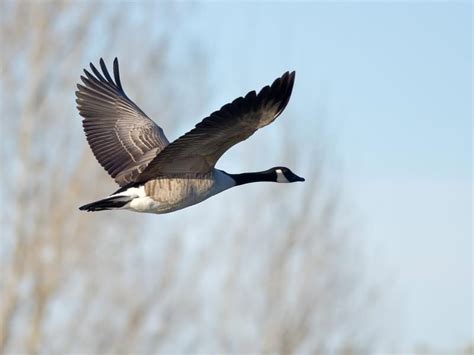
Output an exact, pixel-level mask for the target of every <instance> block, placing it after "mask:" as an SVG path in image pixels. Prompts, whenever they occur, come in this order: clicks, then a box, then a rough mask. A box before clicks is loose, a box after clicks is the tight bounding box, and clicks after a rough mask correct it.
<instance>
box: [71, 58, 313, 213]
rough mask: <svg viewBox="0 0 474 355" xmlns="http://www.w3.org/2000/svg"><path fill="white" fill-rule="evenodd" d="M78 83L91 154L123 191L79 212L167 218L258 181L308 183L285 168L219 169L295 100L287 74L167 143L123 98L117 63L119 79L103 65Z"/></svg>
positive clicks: (150, 121)
mask: <svg viewBox="0 0 474 355" xmlns="http://www.w3.org/2000/svg"><path fill="white" fill-rule="evenodd" d="M90 68H91V70H92V73H90V72H89V71H87V70H86V69H84V73H85V76H81V80H82V84H78V85H77V88H78V90H77V91H76V102H77V108H78V110H79V114H80V115H81V116H82V117H83V118H84V119H83V121H82V125H83V128H84V132H85V134H86V137H87V141H88V143H89V146H90V148H91V149H92V152H93V153H94V156H95V157H96V159H97V161H98V162H99V163H100V165H102V166H103V167H104V168H105V170H107V172H108V173H109V175H110V176H111V177H112V178H113V179H114V180H115V182H116V183H117V184H118V185H119V186H120V188H119V189H118V190H117V191H116V192H114V193H113V194H112V195H110V196H108V197H106V198H104V199H102V200H99V201H95V202H92V203H89V204H87V205H84V206H82V207H80V208H79V209H80V210H85V211H102V210H115V209H124V210H131V211H136V212H148V213H168V212H173V211H176V210H180V209H182V208H185V207H188V206H191V205H194V204H196V203H199V202H201V201H204V200H205V199H207V198H209V197H211V196H213V195H215V194H217V193H219V192H222V191H224V190H227V189H229V188H231V187H234V186H238V185H243V184H247V183H251V182H258V181H272V182H279V183H289V182H296V181H304V179H303V178H301V177H299V176H297V175H295V174H294V173H293V172H292V171H291V170H290V169H288V168H286V167H281V166H278V167H274V168H271V169H268V170H265V171H260V172H252V173H243V174H229V173H226V172H225V171H222V170H218V169H216V168H215V165H216V162H217V161H218V160H219V158H220V157H221V156H222V154H224V153H225V152H226V151H227V150H228V149H229V148H230V147H232V146H233V145H235V144H237V143H239V142H241V141H243V140H245V139H247V138H248V137H250V136H251V135H252V134H253V133H254V132H255V131H256V130H257V129H259V128H261V127H264V126H266V125H268V124H270V123H272V122H273V121H274V120H275V119H276V118H277V117H278V116H279V115H280V114H281V113H282V112H283V110H284V109H285V107H286V105H287V104H288V101H289V100H290V96H291V91H292V89H293V83H294V80H295V72H291V73H289V72H286V73H284V74H283V75H282V76H281V77H280V78H278V79H276V80H275V81H274V82H273V84H272V85H271V86H265V87H264V88H263V89H262V90H260V92H259V93H258V94H257V93H256V92H255V91H251V92H249V93H248V94H247V95H246V96H245V97H239V98H238V99H236V100H234V101H233V102H232V103H229V104H227V105H224V106H223V107H222V108H221V109H220V110H218V111H215V112H213V113H212V114H211V115H210V116H209V117H206V118H205V119H203V120H202V121H201V122H200V123H198V124H197V125H196V126H195V127H194V128H193V129H192V130H191V131H189V132H188V133H186V134H184V135H183V136H181V137H180V138H178V139H176V140H175V141H174V142H172V143H169V141H168V139H167V138H166V136H165V135H164V133H163V130H162V129H161V128H160V127H159V126H158V125H157V124H156V123H155V122H153V121H152V120H151V119H150V118H149V117H148V116H147V115H146V114H145V113H144V112H143V111H142V110H141V109H140V108H139V107H138V106H137V105H136V104H135V103H134V102H133V101H132V100H130V99H129V98H128V96H127V95H126V94H125V92H124V90H123V88H122V83H121V81H120V75H119V65H118V60H117V58H115V60H114V63H113V69H114V71H113V74H114V79H115V80H114V79H112V77H111V76H110V74H109V71H108V70H107V67H106V65H105V63H104V61H103V59H102V58H101V59H100V68H101V69H102V73H101V72H99V70H97V68H96V67H95V66H94V65H93V64H92V63H90Z"/></svg>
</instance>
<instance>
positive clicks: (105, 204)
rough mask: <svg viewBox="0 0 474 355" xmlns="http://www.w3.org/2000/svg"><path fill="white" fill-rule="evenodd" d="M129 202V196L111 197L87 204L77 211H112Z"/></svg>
mask: <svg viewBox="0 0 474 355" xmlns="http://www.w3.org/2000/svg"><path fill="white" fill-rule="evenodd" d="M131 200H132V198H131V197H130V196H112V197H107V198H104V199H103V200H99V201H95V202H91V203H88V204H87V205H84V206H81V207H79V209H80V210H81V211H87V212H95V211H104V210H113V209H116V208H120V207H123V206H125V205H126V204H127V203H128V202H130V201H131Z"/></svg>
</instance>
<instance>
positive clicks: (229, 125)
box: [136, 72, 295, 182]
mask: <svg viewBox="0 0 474 355" xmlns="http://www.w3.org/2000/svg"><path fill="white" fill-rule="evenodd" d="M294 80H295V72H292V73H289V72H286V73H285V74H283V76H281V77H280V78H278V79H276V80H275V81H274V82H273V84H272V85H271V86H266V87H264V88H263V89H262V90H261V91H260V92H259V93H258V94H256V92H255V91H251V92H249V93H248V94H247V95H246V96H245V97H239V98H237V99H236V100H234V101H233V102H232V103H229V104H227V105H225V106H223V107H222V108H221V109H220V110H218V111H215V112H214V113H212V114H211V115H210V116H209V117H206V118H205V119H204V120H202V121H201V122H200V123H198V124H197V125H196V126H195V128H194V129H192V130H191V131H189V132H188V133H186V134H184V135H183V136H181V137H180V138H178V139H177V140H175V141H174V142H172V143H171V144H169V145H168V146H166V147H165V148H164V149H163V151H162V152H161V153H159V154H158V155H157V156H156V157H155V158H154V159H153V160H152V161H151V162H150V164H149V165H148V166H147V167H146V168H145V170H144V171H143V172H142V173H141V174H140V175H139V176H138V177H137V179H136V181H137V182H141V181H146V180H149V179H152V178H154V177H156V176H159V175H168V174H183V173H190V172H192V173H205V172H208V171H210V170H211V169H213V168H214V165H215V164H216V162H217V160H218V159H219V158H220V157H221V156H222V154H224V153H225V152H226V151H227V150H228V149H229V148H230V147H232V146H233V145H235V144H237V143H239V142H241V141H243V140H245V139H247V138H248V137H250V136H251V135H252V134H253V133H254V132H255V131H256V130H257V129H259V128H261V127H264V126H266V125H268V124H270V123H271V122H273V121H274V120H275V119H276V118H277V117H278V115H280V114H281V113H282V111H283V110H284V109H285V107H286V105H287V104H288V101H289V100H290V96H291V91H292V89H293V83H294Z"/></svg>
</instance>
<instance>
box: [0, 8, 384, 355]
mask: <svg viewBox="0 0 474 355" xmlns="http://www.w3.org/2000/svg"><path fill="white" fill-rule="evenodd" d="M1 7H2V8H1V36H2V39H1V43H2V53H1V118H2V123H1V132H2V151H1V154H2V170H1V174H2V201H4V203H3V204H2V207H1V208H2V230H1V232H2V233H1V265H0V267H1V270H2V271H1V274H2V277H1V281H0V290H1V304H0V306H1V307H0V310H1V313H0V322H1V323H0V349H1V352H2V353H30V354H34V353H72V352H82V353H95V354H99V353H105V352H107V353H109V352H110V353H111V352H113V353H115V352H117V353H124V354H126V353H157V352H179V353H193V352H220V353H222V352H235V353H243V352H278V353H285V354H287V353H295V352H308V353H320V354H329V353H348V354H349V353H367V352H369V351H370V350H373V349H374V348H376V344H377V342H376V341H375V338H376V334H377V328H376V323H375V322H374V321H373V319H372V318H371V311H372V310H373V309H374V303H375V301H376V300H377V295H376V293H375V292H374V291H373V287H372V285H371V284H370V283H368V282H367V280H366V279H365V277H364V263H363V262H362V261H361V259H362V255H361V251H360V250H359V249H358V247H357V246H356V242H355V240H354V239H353V238H352V237H353V235H354V233H353V228H354V226H353V224H352V223H351V222H350V218H348V217H347V216H348V215H350V209H349V208H347V207H345V206H344V196H343V190H342V189H341V187H340V186H338V184H337V179H336V180H334V179H333V178H332V177H330V176H329V175H330V174H328V173H327V171H326V164H325V160H328V159H329V157H328V153H327V150H325V149H324V144H323V143H320V144H318V145H314V144H312V145H309V144H308V145H306V146H305V147H304V149H305V151H306V152H307V154H301V155H298V153H297V152H298V151H299V150H300V149H301V148H302V147H301V145H299V144H298V140H297V139H296V138H295V137H296V135H295V133H294V131H292V129H293V130H294V128H292V127H291V124H290V122H291V120H292V118H291V117H289V118H288V119H287V122H286V123H287V125H288V127H287V129H288V132H286V133H285V136H284V137H282V139H281V140H280V143H278V145H277V146H275V152H272V154H273V155H274V156H277V157H280V158H281V160H283V161H285V160H286V161H287V162H290V163H289V165H291V167H292V168H293V167H294V168H295V171H296V172H298V171H303V172H305V174H303V176H305V177H306V179H307V182H306V183H305V184H303V185H301V186H300V187H298V188H297V189H284V188H283V189H282V188H281V186H269V185H265V184H262V185H259V186H249V187H246V188H247V192H246V194H245V195H244V194H243V193H242V191H241V193H240V194H238V193H235V191H229V192H226V193H225V194H223V196H220V197H216V198H215V199H216V200H215V201H214V202H206V203H207V205H205V204H202V205H200V206H199V207H198V208H192V209H188V210H186V211H182V212H177V213H175V214H173V215H169V216H147V215H140V214H132V213H127V212H123V213H121V212H113V213H109V212H105V213H97V214H86V213H79V211H78V210H77V207H78V206H79V205H81V204H83V203H86V202H90V201H92V200H94V199H97V198H98V197H101V196H103V195H104V193H107V192H112V191H113V190H114V189H115V188H116V187H115V186H114V183H113V182H112V180H111V179H110V178H109V177H108V176H107V174H106V173H105V171H103V170H102V169H101V168H100V166H99V165H98V164H97V162H96V161H95V159H94V158H93V156H92V154H91V152H90V150H89V148H88V146H87V144H86V141H85V139H84V136H83V133H82V128H81V122H80V118H79V116H78V114H77V111H76V108H75V102H74V99H75V97H74V91H75V84H76V83H77V82H78V81H79V75H80V74H81V68H84V67H86V66H87V65H88V62H89V61H94V62H97V60H98V58H99V57H100V56H104V58H105V59H106V62H108V63H111V60H112V59H113V57H115V56H118V57H119V58H120V61H121V68H122V70H121V75H122V82H123V83H124V86H125V89H126V91H127V93H128V94H129V96H130V97H131V98H132V99H133V100H134V101H135V102H136V103H137V104H138V105H139V106H140V107H141V108H142V109H143V110H144V111H145V112H146V113H147V114H148V115H149V116H150V117H152V118H153V119H155V120H156V121H157V122H158V123H159V124H160V125H161V126H162V127H163V128H164V129H165V131H167V132H168V137H169V138H170V139H173V137H175V136H176V135H175V136H173V135H170V134H169V132H172V133H174V132H178V131H180V132H183V130H180V129H179V127H177V122H180V124H182V125H183V127H185V126H188V127H190V126H191V124H195V123H196V122H197V121H198V120H199V119H200V118H201V117H199V116H196V112H201V111H202V110H203V108H205V106H204V103H205V102H206V101H207V100H208V96H209V95H210V94H206V92H210V93H211V94H212V92H215V91H216V90H217V89H215V88H212V87H209V84H208V83H207V82H206V73H207V69H208V68H207V66H206V60H205V58H206V54H205V53H202V51H201V50H200V47H199V43H198V42H196V41H192V40H188V41H182V40H181V41H176V40H175V38H176V36H177V34H178V33H179V31H180V27H181V25H182V24H183V23H184V22H185V21H186V17H187V16H190V15H191V12H192V10H193V7H194V5H191V4H181V5H175V4H171V3H156V4H153V3H146V4H141V5H139V6H135V5H133V4H127V3H118V4H114V3H108V2H102V3H92V2H69V1H60V2H16V1H3V2H2V4H1ZM277 74H279V73H277ZM271 79H272V78H271ZM271 79H270V80H271ZM222 80H225V78H223V79H222ZM269 82H270V81H269ZM250 89H254V88H248V90H250ZM255 89H257V88H255ZM245 93H246V91H245V90H244V91H242V92H241V94H245ZM231 99H233V98H231ZM216 109H217V107H216ZM204 114H205V113H204ZM286 114H287V115H291V110H289V112H286ZM202 117H204V116H202ZM315 119H318V120H319V119H321V117H315ZM243 149H244V150H243V152H244V154H243V157H244V158H243V159H242V160H240V161H238V162H237V163H236V165H235V167H236V168H239V169H240V170H244V169H245V167H244V165H245V163H246V162H249V163H251V162H252V160H255V159H260V158H262V160H263V159H264V156H263V155H262V153H256V152H254V151H251V149H252V148H251V147H250V146H249V148H245V147H244V148H243ZM239 164H241V165H239ZM245 196H247V197H245ZM248 196H251V201H249V197H248ZM217 199H219V200H217ZM220 199H222V200H220ZM229 201H231V202H229ZM288 201H293V205H292V206H289V205H288ZM294 201H298V202H297V203H296V204H294ZM218 205H219V206H220V207H217V206H218ZM223 206H225V208H223Z"/></svg>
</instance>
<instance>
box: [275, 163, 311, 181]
mask: <svg viewBox="0 0 474 355" xmlns="http://www.w3.org/2000/svg"><path fill="white" fill-rule="evenodd" d="M267 171H268V172H272V173H273V174H274V176H275V179H274V180H273V181H275V182H279V183H290V182H298V181H304V178H302V177H300V176H298V175H296V174H295V173H294V172H292V171H291V170H290V169H288V168H287V167H284V166H276V167H274V168H271V169H269V170H267Z"/></svg>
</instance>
